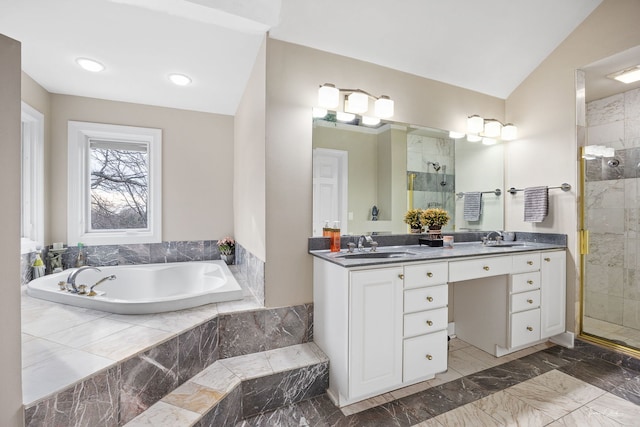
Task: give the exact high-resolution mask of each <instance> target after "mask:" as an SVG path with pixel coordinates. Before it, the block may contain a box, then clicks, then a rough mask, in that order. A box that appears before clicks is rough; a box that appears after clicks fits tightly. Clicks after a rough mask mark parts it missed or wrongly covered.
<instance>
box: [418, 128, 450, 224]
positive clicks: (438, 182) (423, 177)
mask: <svg viewBox="0 0 640 427" xmlns="http://www.w3.org/2000/svg"><path fill="white" fill-rule="evenodd" d="M454 153H455V142H454V141H453V140H451V139H442V138H434V137H429V136H423V135H416V134H411V133H409V134H407V174H412V173H413V174H415V175H416V177H415V180H414V187H413V189H414V193H413V205H414V207H415V208H420V209H426V208H443V209H446V210H447V211H448V212H449V215H450V216H451V217H452V218H454V217H455V194H454V193H455V188H454V181H455V165H454ZM431 163H438V164H439V165H440V170H439V171H436V170H435V168H434V167H433V165H432V164H431ZM445 169H446V172H445ZM408 182H409V180H408V179H407V185H408ZM407 189H408V187H407ZM445 229H453V223H452V222H450V223H449V224H448V225H447V227H445Z"/></svg>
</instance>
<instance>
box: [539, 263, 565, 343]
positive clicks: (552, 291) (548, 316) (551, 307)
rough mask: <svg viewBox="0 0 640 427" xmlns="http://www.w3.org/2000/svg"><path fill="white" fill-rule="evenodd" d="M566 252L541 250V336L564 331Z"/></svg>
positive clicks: (546, 336)
mask: <svg viewBox="0 0 640 427" xmlns="http://www.w3.org/2000/svg"><path fill="white" fill-rule="evenodd" d="M565 258H566V254H565V252H564V251H557V252H543V253H542V263H541V267H540V275H541V277H540V284H541V287H540V291H541V295H540V309H541V312H540V333H541V337H542V338H548V337H551V336H553V335H558V334H561V333H563V332H564V331H565V311H566V299H567V273H566V268H567V267H566V261H565Z"/></svg>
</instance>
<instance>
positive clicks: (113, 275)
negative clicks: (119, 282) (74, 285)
mask: <svg viewBox="0 0 640 427" xmlns="http://www.w3.org/2000/svg"><path fill="white" fill-rule="evenodd" d="M116 279H117V277H116V275H115V274H112V275H111V276H105V277H103V278H102V279H100V280H98V281H97V282H96V284H95V285H93V286H92V287H91V289H89V294H88V295H89V296H90V297H95V296H96V295H98V294H97V293H96V292H95V291H94V290H93V288H95V287H96V286H98V285H99V284H100V283H103V282H105V281H107V280H116Z"/></svg>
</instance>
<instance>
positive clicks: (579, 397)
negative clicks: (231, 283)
mask: <svg viewBox="0 0 640 427" xmlns="http://www.w3.org/2000/svg"><path fill="white" fill-rule="evenodd" d="M462 353H466V354H467V356H463V355H462ZM476 356H477V357H476ZM449 358H450V360H451V361H450V363H449V366H450V368H449V371H448V372H446V373H443V374H439V375H437V376H436V378H435V379H433V380H429V381H426V382H424V383H419V384H416V385H413V386H410V387H407V388H406V389H402V390H398V391H395V392H393V393H387V394H385V395H383V396H378V397H376V398H375V399H369V401H365V402H360V403H358V404H355V405H352V407H349V406H347V407H345V408H342V411H341V410H340V409H338V408H337V407H336V406H334V405H333V404H332V403H331V401H330V400H329V398H328V397H327V396H326V395H322V396H318V397H314V398H311V399H307V400H305V401H302V402H299V403H296V404H293V405H290V406H287V407H283V408H280V409H277V410H274V411H271V412H266V413H262V414H259V415H256V416H254V417H251V418H248V419H245V420H244V421H242V422H241V423H238V424H236V427H250V426H255V427H258V426H265V427H266V426H274V425H282V426H361V425H363V426H364V425H368V426H392V425H393V426H399V427H404V426H421V427H445V426H452V425H461V426H466V425H473V426H475V425H482V426H505V425H529V426H543V425H553V426H556V425H557V426H562V425H585V426H586V425H603V426H604V425H607V426H614V425H615V426H617V425H637V416H638V413H639V411H640V391H639V388H638V384H640V361H639V360H638V359H633V358H631V357H629V356H626V355H624V354H621V353H616V352H613V351H611V350H608V349H604V348H601V347H597V346H594V345H592V344H589V343H586V342H584V341H579V340H577V341H576V346H575V348H573V349H567V348H564V347H560V346H548V345H538V346H536V347H535V348H531V349H527V350H523V351H520V352H518V353H514V354H511V355H509V356H508V359H504V358H498V359H496V358H493V357H492V356H490V355H488V354H486V353H484V355H483V352H482V351H480V350H478V349H476V348H475V347H472V346H469V345H468V344H466V343H464V342H462V341H460V340H458V339H454V340H452V341H451V346H450V349H449ZM474 358H475V359H476V360H477V362H476V366H475V368H474V370H473V372H472V373H470V374H467V375H464V374H462V373H461V372H460V371H459V370H462V368H463V367H466V364H467V362H464V360H471V359H474ZM356 405H358V407H355V406H356Z"/></svg>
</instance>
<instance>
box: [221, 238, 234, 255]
mask: <svg viewBox="0 0 640 427" xmlns="http://www.w3.org/2000/svg"><path fill="white" fill-rule="evenodd" d="M235 248H236V242H235V240H233V239H232V238H231V237H229V236H227V237H225V238H224V239H221V240H218V249H219V250H220V253H221V254H222V255H231V254H232V253H233V251H234V250H235Z"/></svg>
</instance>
